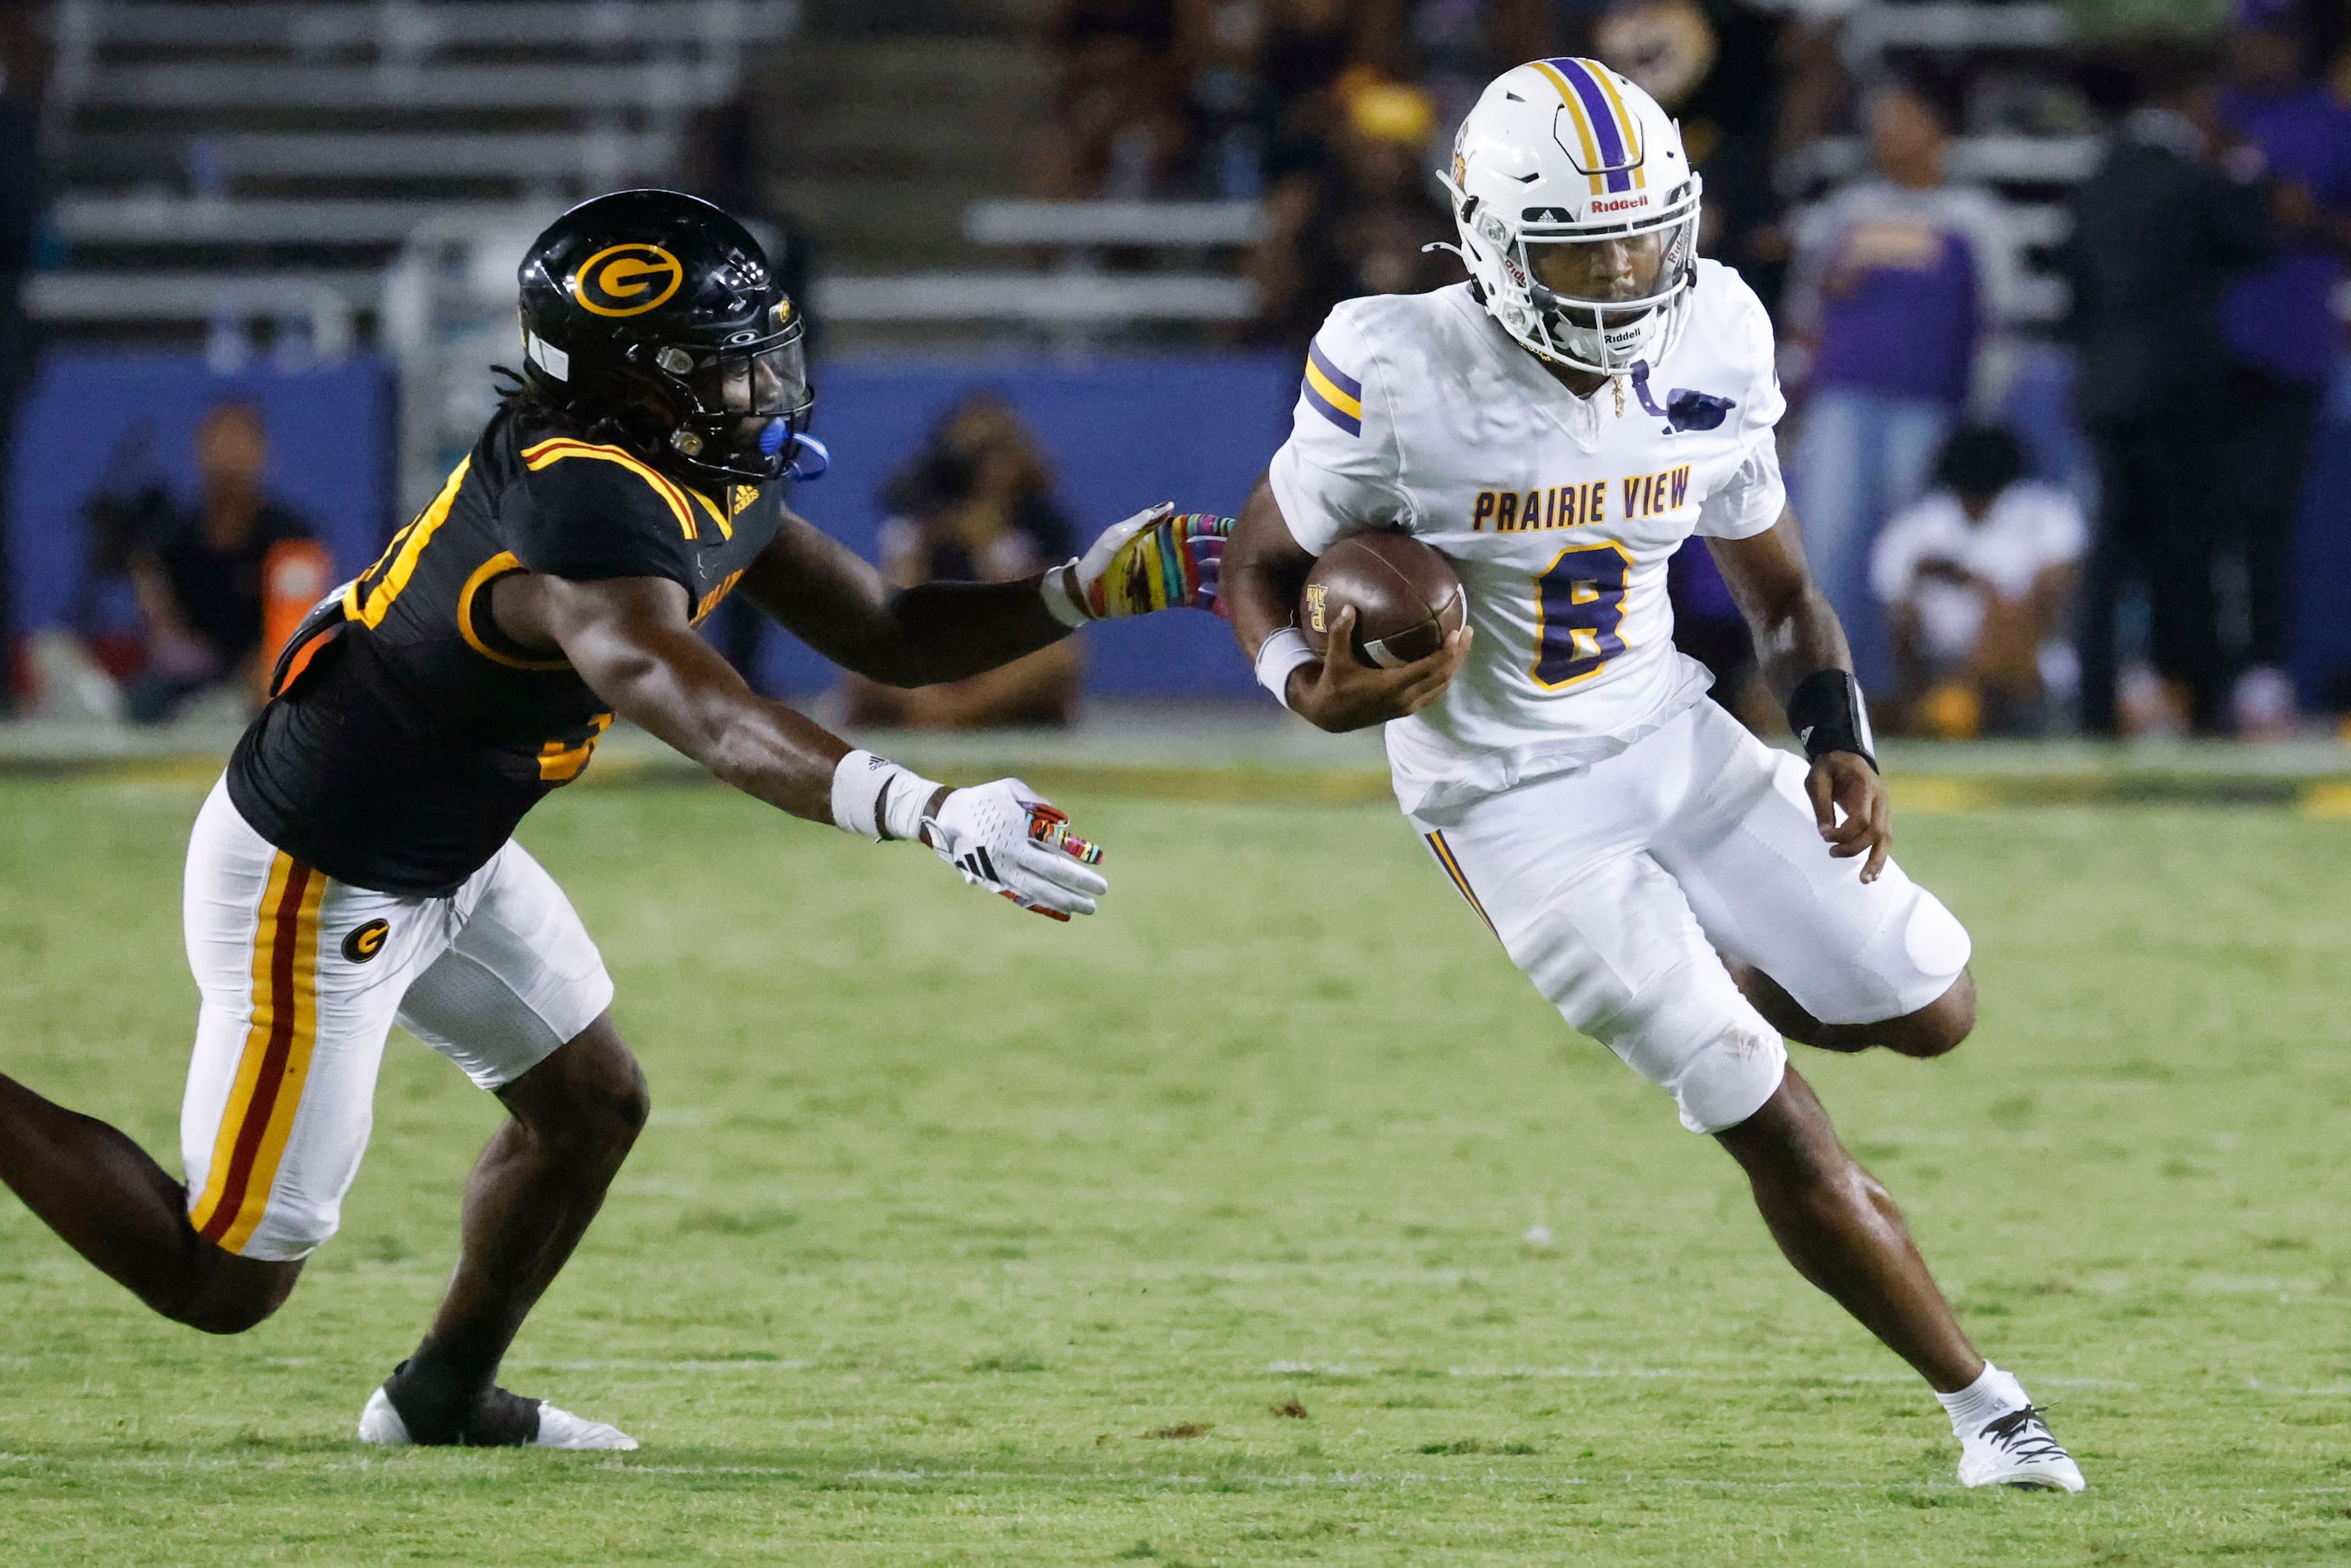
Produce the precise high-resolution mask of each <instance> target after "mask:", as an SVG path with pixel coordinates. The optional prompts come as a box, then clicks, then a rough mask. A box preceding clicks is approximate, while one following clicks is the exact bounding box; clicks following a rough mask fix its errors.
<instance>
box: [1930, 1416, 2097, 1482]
mask: <svg viewBox="0 0 2351 1568" xmlns="http://www.w3.org/2000/svg"><path fill="white" fill-rule="evenodd" d="M1959 1480H1960V1482H1961V1484H1962V1485H1966V1486H1971V1487H2022V1488H2024V1489H2026V1490H2031V1491H2080V1490H2082V1489H2083V1487H2084V1486H2085V1485H2087V1484H2088V1483H2087V1482H2085V1481H2084V1480H2083V1479H2082V1467H2081V1466H2079V1465H2077V1464H2075V1463H2074V1456H2073V1455H2071V1454H2069V1453H2067V1452H2066V1451H2065V1449H2064V1445H2063V1444H2061V1443H2059V1442H2058V1441H2057V1439H2056V1437H2054V1436H2053V1434H2052V1433H2051V1432H2050V1430H2049V1423H2048V1422H2046V1421H2043V1419H2042V1418H2041V1411H2040V1408H2039V1407H2038V1406H2032V1405H2027V1406H2022V1407H2021V1408H2019V1409H2015V1410H2011V1411H2010V1412H2009V1413H2008V1414H2007V1415H2005V1416H2000V1417H1999V1418H1998V1419H1996V1420H1993V1421H1990V1422H1987V1423H1986V1424H1985V1425H1984V1427H1983V1428H1982V1429H1981V1430H1980V1431H1979V1432H1977V1433H1976V1435H1975V1436H1974V1437H1964V1438H1962V1439H1960V1442H1959Z"/></svg>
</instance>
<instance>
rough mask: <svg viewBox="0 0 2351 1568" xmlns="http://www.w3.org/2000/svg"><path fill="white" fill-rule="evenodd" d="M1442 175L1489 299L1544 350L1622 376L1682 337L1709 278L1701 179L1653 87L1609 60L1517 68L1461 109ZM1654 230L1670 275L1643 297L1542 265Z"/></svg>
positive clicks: (1514, 331) (1576, 366)
mask: <svg viewBox="0 0 2351 1568" xmlns="http://www.w3.org/2000/svg"><path fill="white" fill-rule="evenodd" d="M1438 178H1439V179H1441V180H1443V181H1444V183H1445V186H1446V189H1447V190H1448V191H1450V192H1451V193H1452V194H1453V221H1454V224H1455V226H1457V227H1458V229H1459V230H1460V231H1461V245H1460V246H1459V250H1460V255H1461V259H1462V260H1463V261H1464V262H1466V263H1467V264H1468V267H1469V275H1470V277H1473V278H1474V279H1476V280H1477V284H1478V287H1479V292H1480V293H1481V294H1483V295H1484V297H1485V305H1486V308H1487V310H1488V311H1489V312H1490V313H1491V314H1492V316H1493V318H1494V319H1495V320H1497V321H1499V322H1500V323H1501V324H1502V329H1503V330H1505V331H1507V332H1508V333H1510V336H1511V337H1513V338H1515V339H1517V340H1519V341H1520V343H1523V344H1524V345H1526V347H1527V348H1528V349H1529V350H1531V351H1532V352H1533V353H1535V354H1538V355H1540V356H1541V357H1542V358H1543V359H1546V360H1549V361H1552V362H1554V363H1557V364H1561V365H1565V366H1567V367H1568V368H1569V369H1571V370H1578V371H1591V372H1593V373H1596V374H1600V375H1611V376H1613V375H1620V374H1623V373H1624V372H1625V371H1629V370H1631V369H1632V368H1633V366H1634V364H1635V362H1636V361H1641V360H1645V359H1646V360H1649V361H1656V360H1658V359H1661V358H1662V357H1664V355H1665V352H1666V350H1667V349H1669V348H1671V347H1672V346H1673V342H1674V340H1675V339H1676V338H1677V337H1678V336H1679V335H1680V332H1681V328H1682V323H1683V320H1684V319H1685V318H1686V317H1687V314H1688V301H1689V290H1690V286H1691V285H1692V284H1693V283H1694V282H1695V281H1696V280H1697V275H1698V274H1697V267H1698V188H1699V181H1698V172H1697V171H1696V170H1694V169H1692V168H1691V167H1690V165H1689V158H1688V156H1687V154H1686V153H1685V152H1683V151H1682V133H1681V128H1680V127H1679V126H1678V125H1677V124H1676V123H1675V122H1674V121H1673V120H1670V119H1668V118H1667V114H1666V111H1665V110H1662V109H1660V108H1658V107H1657V102H1656V99H1653V98H1651V97H1650V96H1649V95H1648V94H1647V93H1646V92H1644V91H1642V90H1641V89H1639V88H1637V87H1635V86H1634V85H1633V83H1631V82H1630V81H1628V80H1626V79H1625V78H1623V77H1621V76H1619V75H1617V74H1616V73H1615V72H1614V71H1612V70H1610V69H1609V68H1607V67H1606V66H1604V65H1602V64H1600V63H1599V62H1598V61H1596V60H1585V59H1573V58H1564V59H1552V60H1535V61H1532V62H1531V63H1529V64H1527V65H1523V66H1517V67H1513V68H1511V69H1510V70H1507V71H1504V72H1503V73H1502V74H1501V75H1500V76H1499V77H1496V78H1494V80H1493V81H1492V83H1491V84H1489V86H1488V87H1487V89H1486V90H1485V92H1484V93H1483V94H1482V95H1481V96H1480V97H1479V99H1478V104H1477V107H1476V108H1474V109H1472V110H1470V111H1469V114H1468V118H1467V119H1466V120H1462V122H1461V130H1460V131H1459V133H1458V134H1457V135H1456V136H1455V137H1454V140H1453V167H1452V170H1451V172H1449V173H1440V174H1439V175H1438ZM1653 233H1662V235H1663V237H1662V240H1661V241H1660V248H1661V252H1662V254H1661V256H1660V260H1659V264H1658V268H1657V277H1656V283H1655V284H1654V285H1653V286H1652V287H1651V288H1650V291H1649V292H1648V293H1647V294H1646V295H1643V296H1642V297H1640V298H1635V299H1610V300H1598V299H1587V298H1577V297H1575V296H1573V295H1567V294H1562V293H1560V292H1558V291H1556V290H1554V289H1552V288H1549V287H1545V286H1544V285H1543V283H1542V282H1541V279H1540V278H1539V277H1537V275H1536V269H1535V266H1534V262H1535V259H1536V256H1537V254H1538V252H1539V250H1540V247H1541V246H1555V245H1590V244H1592V243H1593V242H1594V241H1598V240H1609V239H1624V238H1629V237H1631V236H1634V235H1646V234H1653ZM1448 248H1450V247H1448Z"/></svg>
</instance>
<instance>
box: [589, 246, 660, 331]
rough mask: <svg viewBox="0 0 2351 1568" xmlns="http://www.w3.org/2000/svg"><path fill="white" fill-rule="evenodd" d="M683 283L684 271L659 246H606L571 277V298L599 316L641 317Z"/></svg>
mask: <svg viewBox="0 0 2351 1568" xmlns="http://www.w3.org/2000/svg"><path fill="white" fill-rule="evenodd" d="M684 281H685V268H684V267H681V266H679V265H678V259H677V257H675V256H672V255H670V253H669V252H667V251H665V250H664V249H662V247H661V246H657V245H643V244H634V243H632V244H629V245H613V246H605V247H604V248H603V249H602V250H600V251H598V252H597V253H596V254H595V255H593V256H590V257H589V258H588V259H587V260H585V261H583V262H581V263H580V270H579V271H577V272H575V273H573V274H572V275H571V278H570V283H571V297H572V298H574V299H577V300H578V301H580V307H581V308H583V309H586V310H590V311H593V312H594V313H595V314H597V315H599V316H642V315H643V314H644V313H645V312H646V311H648V310H651V309H654V308H657V307H659V306H662V305H664V304H666V303H668V301H669V297H670V296H671V295H673V294H675V293H676V292H677V290H678V286H679V285H680V284H682V283H684Z"/></svg>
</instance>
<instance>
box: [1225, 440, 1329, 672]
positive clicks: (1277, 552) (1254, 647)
mask: <svg viewBox="0 0 2351 1568" xmlns="http://www.w3.org/2000/svg"><path fill="white" fill-rule="evenodd" d="M1313 566H1314V558H1313V557H1312V556H1311V555H1309V554H1307V553H1306V550H1305V549H1304V548H1303V547H1301V545H1300V544H1299V542H1298V541H1297V539H1295V538H1292V537H1291V536H1290V525H1289V524H1288V523H1287V522H1285V521H1284V520H1283V519H1282V516H1281V507H1280V505H1279V504H1278V503H1276V502H1275V500H1274V498H1273V486H1271V485H1270V484H1268V483H1267V482H1266V481H1265V480H1264V479H1263V478H1259V480H1258V482H1257V488H1256V489H1254V490H1252V491H1250V492H1249V504H1248V505H1247V506H1244V507H1242V508H1241V516H1240V521H1239V522H1238V523H1237V524H1235V525H1234V528H1233V537H1232V538H1229V539H1228V540H1227V541H1226V542H1225V561H1224V584H1223V588H1222V590H1221V591H1222V592H1223V594H1224V597H1225V604H1226V608H1227V609H1228V610H1229V611H1230V612H1231V613H1232V620H1233V636H1234V637H1235V638H1236V639H1237V640H1238V642H1239V643H1240V645H1241V653H1242V654H1243V655H1244V656H1245V657H1248V658H1250V659H1254V658H1256V657H1257V651H1258V647H1259V644H1261V643H1264V641H1265V640H1266V639H1267V638H1268V637H1270V636H1272V635H1273V634H1274V633H1275V632H1279V631H1280V630H1281V629H1282V628H1283V627H1284V626H1287V625H1289V624H1290V621H1291V619H1292V607H1293V606H1295V605H1296V604H1297V602H1298V591H1299V590H1300V589H1301V588H1302V587H1304V586H1305V583H1306V574H1307V573H1308V572H1309V571H1311V570H1313Z"/></svg>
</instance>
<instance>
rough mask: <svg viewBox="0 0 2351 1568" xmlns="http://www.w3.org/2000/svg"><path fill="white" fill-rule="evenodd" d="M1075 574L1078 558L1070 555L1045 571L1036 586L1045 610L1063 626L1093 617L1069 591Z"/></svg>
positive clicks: (1081, 622) (1078, 623) (1076, 624)
mask: <svg viewBox="0 0 2351 1568" xmlns="http://www.w3.org/2000/svg"><path fill="white" fill-rule="evenodd" d="M1077 575H1078V558H1077V557H1075V556H1071V558H1070V559H1069V560H1068V561H1067V562H1065V563H1064V564H1062V565H1061V566H1057V567H1055V568H1054V569H1053V570H1050V571H1049V572H1047V573H1046V574H1045V580H1044V581H1043V582H1041V583H1040V584H1038V587H1037V591H1038V592H1039V593H1040V594H1042V595H1044V599H1045V612H1046V613H1047V614H1048V615H1050V616H1051V617H1052V618H1053V619H1054V620H1056V621H1058V622H1061V624H1062V625H1064V626H1082V625H1084V624H1085V623H1086V622H1089V621H1091V620H1092V619H1093V617H1092V616H1091V615H1089V614H1087V613H1086V610H1085V606H1084V605H1082V604H1080V603H1079V602H1078V601H1077V599H1076V597H1075V596H1074V595H1073V594H1071V591H1070V585H1071V582H1073V581H1074V580H1076V579H1077Z"/></svg>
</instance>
